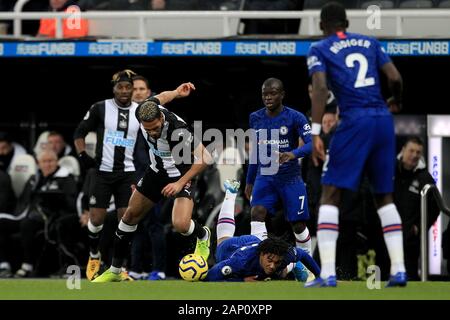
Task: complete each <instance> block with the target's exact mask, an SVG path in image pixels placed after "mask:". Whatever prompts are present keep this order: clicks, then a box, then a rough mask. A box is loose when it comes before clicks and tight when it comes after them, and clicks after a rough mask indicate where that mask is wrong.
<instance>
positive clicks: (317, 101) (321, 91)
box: [311, 71, 328, 166]
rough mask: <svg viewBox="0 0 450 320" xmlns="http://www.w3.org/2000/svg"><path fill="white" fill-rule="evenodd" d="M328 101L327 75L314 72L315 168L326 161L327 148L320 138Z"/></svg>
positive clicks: (313, 128)
mask: <svg viewBox="0 0 450 320" xmlns="http://www.w3.org/2000/svg"><path fill="white" fill-rule="evenodd" d="M327 99H328V86H327V77H326V73H325V72H322V71H318V72H314V73H313V75H312V128H311V134H312V136H313V151H312V160H313V162H314V165H315V166H318V165H319V159H321V160H323V161H325V148H324V146H323V141H322V139H321V138H320V130H321V127H322V125H321V123H322V117H323V114H324V112H325V106H326V104H327Z"/></svg>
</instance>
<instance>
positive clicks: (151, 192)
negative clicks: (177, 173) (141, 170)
mask: <svg viewBox="0 0 450 320" xmlns="http://www.w3.org/2000/svg"><path fill="white" fill-rule="evenodd" d="M179 179H180V177H175V178H170V177H168V176H167V175H165V174H161V173H157V172H155V171H153V170H152V169H151V168H148V169H147V171H145V175H144V176H143V177H142V179H141V180H139V182H138V183H137V185H136V189H137V190H138V191H139V192H140V193H142V194H143V195H144V196H146V197H147V198H149V199H150V200H151V201H153V202H154V203H158V202H159V201H160V200H161V199H162V198H163V197H164V196H163V195H162V194H161V190H162V189H164V187H165V186H167V185H168V184H169V183H173V182H177V181H178V180H179ZM194 191H195V181H194V180H191V181H189V182H188V183H187V184H186V185H185V186H184V187H183V189H181V191H180V192H179V193H177V194H176V195H175V197H174V198H188V199H191V200H192V198H193V196H194Z"/></svg>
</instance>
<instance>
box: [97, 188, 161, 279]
mask: <svg viewBox="0 0 450 320" xmlns="http://www.w3.org/2000/svg"><path fill="white" fill-rule="evenodd" d="M153 206H154V202H153V201H152V200H150V199H149V198H147V197H146V196H144V195H143V194H142V193H140V192H139V191H138V190H135V191H134V192H133V194H132V196H131V198H130V201H129V203H128V208H127V210H126V211H125V213H124V215H123V217H122V219H121V220H120V222H119V226H118V227H117V230H116V232H115V234H114V247H113V257H112V264H111V267H110V268H109V269H108V270H107V271H105V272H104V273H103V274H102V275H100V276H98V277H97V278H95V279H94V280H93V282H113V281H122V280H125V279H124V277H123V276H121V273H122V265H123V262H124V260H125V258H126V257H127V255H128V251H129V247H130V244H131V239H132V236H133V233H134V232H135V231H136V229H137V224H138V222H139V221H140V220H141V219H142V218H143V216H144V215H145V214H146V213H147V212H148V211H149V210H150V209H151V208H152V207H153Z"/></svg>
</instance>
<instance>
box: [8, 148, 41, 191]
mask: <svg viewBox="0 0 450 320" xmlns="http://www.w3.org/2000/svg"><path fill="white" fill-rule="evenodd" d="M36 172H37V164H36V161H35V160H34V158H33V157H32V156H31V155H29V154H23V155H20V156H18V157H17V158H15V159H14V162H13V163H12V164H11V166H10V171H9V175H10V176H11V184H12V187H13V190H14V193H15V194H16V197H17V198H18V197H19V196H20V194H21V193H22V191H23V188H24V187H25V184H26V182H27V181H28V179H29V178H30V177H31V176H32V175H33V174H36Z"/></svg>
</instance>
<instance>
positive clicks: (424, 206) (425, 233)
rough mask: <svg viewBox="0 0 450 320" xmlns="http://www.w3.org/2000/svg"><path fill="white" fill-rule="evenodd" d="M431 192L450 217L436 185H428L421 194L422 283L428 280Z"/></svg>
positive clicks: (442, 209)
mask: <svg viewBox="0 0 450 320" xmlns="http://www.w3.org/2000/svg"><path fill="white" fill-rule="evenodd" d="M429 192H431V193H432V194H433V196H434V199H435V200H436V202H437V204H438V207H439V210H441V212H443V213H445V214H446V215H448V216H450V208H448V207H447V206H446V205H445V203H444V200H443V199H442V196H441V194H440V193H439V189H438V188H437V187H436V185H434V184H427V185H425V186H424V187H423V189H422V191H421V192H420V196H421V201H420V211H421V212H420V263H421V281H422V282H425V281H427V280H428V227H427V224H428V223H427V222H428V221H427V219H428V206H427V195H428V193H429Z"/></svg>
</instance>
